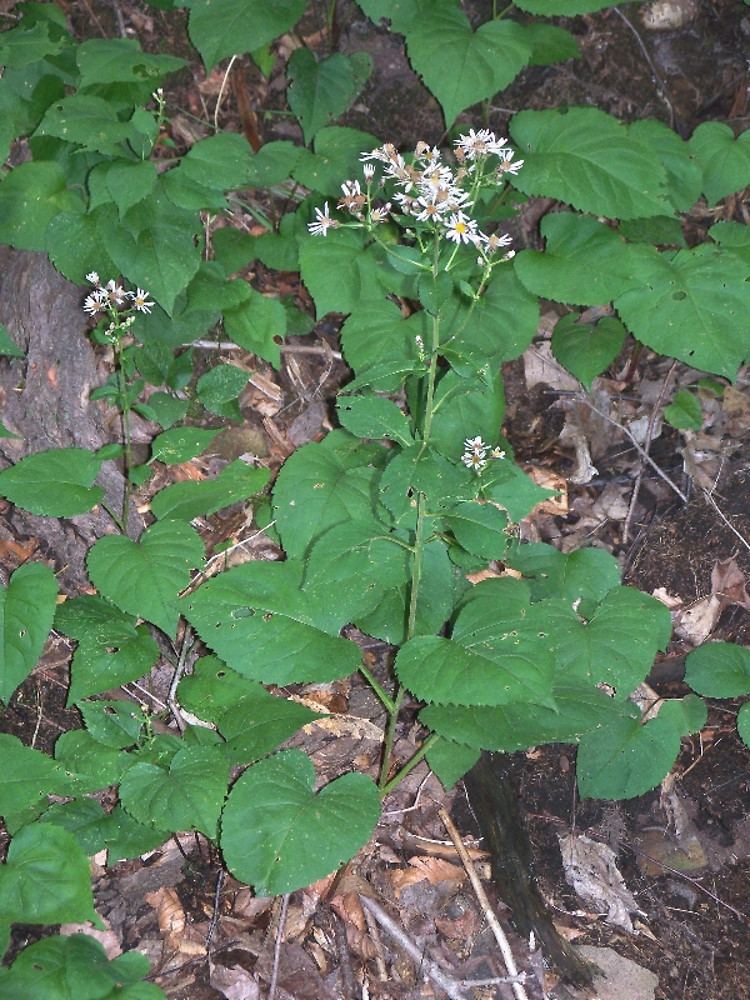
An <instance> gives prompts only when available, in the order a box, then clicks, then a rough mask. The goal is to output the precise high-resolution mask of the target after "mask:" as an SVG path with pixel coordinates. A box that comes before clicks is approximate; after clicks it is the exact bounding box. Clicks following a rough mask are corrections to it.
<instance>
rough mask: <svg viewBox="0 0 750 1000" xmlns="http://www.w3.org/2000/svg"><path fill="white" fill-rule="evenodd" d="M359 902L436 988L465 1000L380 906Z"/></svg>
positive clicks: (457, 986) (456, 985) (365, 898)
mask: <svg viewBox="0 0 750 1000" xmlns="http://www.w3.org/2000/svg"><path fill="white" fill-rule="evenodd" d="M359 901H360V903H361V904H362V907H363V908H364V910H365V913H371V914H372V915H373V917H375V919H376V920H377V922H378V923H379V924H380V926H381V927H382V928H383V929H384V930H386V931H387V932H388V933H389V934H390V936H391V937H392V938H393V940H394V941H397V942H398V944H399V945H400V946H401V948H403V950H404V951H405V952H406V953H407V955H408V956H409V957H410V958H411V960H412V961H413V962H414V964H415V965H416V966H417V968H418V969H419V970H420V971H421V972H423V973H424V974H425V975H426V976H427V977H428V978H430V979H431V980H432V981H433V982H434V983H435V984H436V985H437V986H439V987H440V989H441V990H444V991H445V992H446V993H447V994H448V996H449V997H450V998H451V1000H467V996H466V993H465V992H464V991H463V989H462V988H461V986H460V984H459V983H458V982H457V981H456V980H455V979H454V978H453V977H452V976H449V975H448V974H447V973H445V972H443V970H442V969H441V968H440V966H439V965H438V964H437V963H436V962H433V961H432V959H431V958H428V957H427V956H426V955H425V954H423V952H422V949H421V948H418V947H417V945H416V944H415V943H414V942H413V941H412V939H411V938H410V937H409V936H408V935H407V934H406V932H405V931H403V930H402V929H401V928H400V927H399V926H398V924H397V923H396V921H395V920H391V918H390V917H389V916H388V914H387V913H386V912H385V910H384V909H383V908H382V906H379V905H378V903H376V902H375V900H374V899H370V898H369V896H364V895H362V893H360V894H359ZM269 1000H270V998H269Z"/></svg>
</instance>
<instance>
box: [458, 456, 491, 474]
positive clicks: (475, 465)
mask: <svg viewBox="0 0 750 1000" xmlns="http://www.w3.org/2000/svg"><path fill="white" fill-rule="evenodd" d="M461 461H462V462H463V463H464V465H465V466H466V468H467V469H472V470H473V471H474V472H476V474H477V475H479V473H480V472H482V471H483V470H484V469H486V468H487V461H486V459H484V458H482V456H481V455H477V454H476V452H473V451H467V452H466V454H465V455H462V456H461Z"/></svg>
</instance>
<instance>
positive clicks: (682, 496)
mask: <svg viewBox="0 0 750 1000" xmlns="http://www.w3.org/2000/svg"><path fill="white" fill-rule="evenodd" d="M579 398H580V399H581V401H582V402H584V403H585V404H586V406H588V407H589V409H590V410H593V411H594V413H596V414H598V415H599V416H600V417H601V418H602V420H606V421H607V423H609V424H612V426H613V427H617V428H618V429H619V430H621V431H622V433H623V434H624V435H625V436H626V437H627V438H628V439H629V441H630V443H631V444H632V445H633V447H634V448H635V450H636V451H637V452H638V454H639V455H640V456H641V457H642V458H643V460H644V462H648V464H649V465H650V466H651V468H652V469H653V470H654V472H655V473H656V474H657V476H659V477H660V478H661V479H663V480H664V482H665V483H666V484H667V486H668V487H669V488H670V489H671V490H672V491H673V492H674V493H676V494H677V496H678V497H679V498H680V500H682V502H683V503H687V502H688V498H687V497H686V496H685V494H684V493H683V492H682V490H681V489H680V488H679V486H676V485H675V484H674V483H673V482H672V480H671V479H670V478H669V476H668V475H667V474H666V472H664V471H663V470H662V469H660V468H659V466H658V465H657V464H656V462H655V461H654V460H653V458H651V456H650V455H649V454H648V453H647V452H645V451H644V450H643V448H641V446H640V445H639V444H638V442H637V441H636V439H635V437H634V436H633V434H632V433H631V432H630V431H629V430H628V428H627V427H626V426H625V425H624V424H621V423H619V422H618V421H617V420H615V419H614V418H613V417H610V416H609V415H608V414H606V413H602V411H601V410H600V409H598V408H597V407H596V406H594V404H593V403H592V402H591V400H590V399H587V398H586V397H585V396H583V395H582V396H580V397H579Z"/></svg>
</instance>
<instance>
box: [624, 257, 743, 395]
mask: <svg viewBox="0 0 750 1000" xmlns="http://www.w3.org/2000/svg"><path fill="white" fill-rule="evenodd" d="M747 278H748V266H747V264H746V263H744V262H743V261H742V260H741V259H740V258H739V257H736V256H734V255H733V254H732V253H731V252H728V251H726V250H724V249H723V248H721V247H718V246H713V245H710V244H705V243H704V244H703V245H702V246H698V247H695V248H694V249H692V250H680V251H678V252H677V253H676V254H660V255H658V257H655V258H654V259H653V260H652V261H651V262H650V264H649V267H648V269H647V270H644V271H643V281H642V284H641V285H640V286H639V287H638V288H632V289H630V290H629V291H627V292H625V293H624V294H622V295H620V296H619V297H618V298H617V299H615V303H614V304H615V308H616V309H617V311H618V313H619V314H620V317H621V318H622V320H623V322H624V323H625V325H626V326H627V327H628V329H629V330H630V331H631V332H632V333H634V334H635V336H636V337H637V338H638V339H639V340H640V341H642V342H643V343H644V344H646V345H647V346H648V347H650V348H652V350H654V351H658V352H659V353H660V354H666V355H668V356H669V357H673V358H679V359H680V361H684V362H685V364H688V365H690V366H691V367H693V368H700V369H702V370H703V371H708V372H715V373H716V374H717V375H724V376H726V377H727V378H733V377H734V376H735V374H736V373H737V369H738V368H739V366H740V364H742V362H743V361H744V360H745V359H746V358H748V357H750V320H748V317H749V316H750V283H748V280H747Z"/></svg>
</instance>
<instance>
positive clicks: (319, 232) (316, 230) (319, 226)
mask: <svg viewBox="0 0 750 1000" xmlns="http://www.w3.org/2000/svg"><path fill="white" fill-rule="evenodd" d="M340 225H341V223H340V222H339V221H338V220H337V219H332V218H331V216H330V215H329V213H328V202H326V203H325V205H324V206H323V208H322V210H321V209H319V208H316V209H315V222H308V224H307V228H308V230H309V231H310V234H311V235H312V236H327V235H328V230H329V229H338V227H339V226H340Z"/></svg>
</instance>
